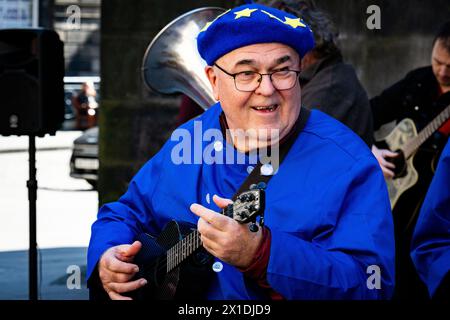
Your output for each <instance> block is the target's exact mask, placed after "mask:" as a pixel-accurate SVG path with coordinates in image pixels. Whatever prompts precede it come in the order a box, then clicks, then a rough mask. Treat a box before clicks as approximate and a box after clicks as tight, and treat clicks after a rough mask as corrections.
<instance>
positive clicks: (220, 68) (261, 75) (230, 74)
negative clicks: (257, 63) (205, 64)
mask: <svg viewBox="0 0 450 320" xmlns="http://www.w3.org/2000/svg"><path fill="white" fill-rule="evenodd" d="M214 66H216V67H217V68H219V70H220V71H222V72H223V73H225V74H227V75H229V76H230V77H232V78H233V81H234V87H235V88H236V90H237V91H240V92H253V91H255V90H256V89H258V88H259V87H260V86H261V82H262V78H263V76H269V79H270V82H271V83H272V85H273V87H274V88H275V89H276V90H278V91H285V90H291V89H292V88H293V87H295V84H296V83H297V80H298V78H299V76H300V73H301V71H300V70H291V69H288V70H277V71H274V72H271V73H259V72H256V71H251V70H247V71H240V72H236V73H229V72H228V71H226V70H224V69H223V68H222V67H220V66H219V65H218V64H217V63H214ZM280 71H293V72H295V73H296V74H297V75H296V77H295V81H294V84H293V85H292V87H290V88H287V89H278V88H277V87H275V85H274V83H273V80H272V75H273V74H274V73H277V72H280ZM245 72H253V73H255V74H259V80H258V82H259V84H258V86H257V87H256V88H255V89H253V90H240V89H238V87H237V84H236V76H237V75H238V74H241V73H245Z"/></svg>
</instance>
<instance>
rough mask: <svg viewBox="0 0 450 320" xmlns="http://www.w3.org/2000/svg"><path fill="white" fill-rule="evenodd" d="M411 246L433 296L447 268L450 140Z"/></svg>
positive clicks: (449, 249) (449, 267) (449, 255)
mask: <svg viewBox="0 0 450 320" xmlns="http://www.w3.org/2000/svg"><path fill="white" fill-rule="evenodd" d="M411 248H412V251H411V258H412V260H413V263H414V265H415V266H416V269H417V272H418V273H419V276H420V278H421V279H422V280H423V281H424V282H425V284H426V285H427V287H428V292H429V294H430V296H433V295H434V293H435V291H436V289H437V288H438V287H439V284H440V283H441V281H442V280H443V278H444V276H445V275H446V274H447V272H449V270H450V142H447V145H446V146H445V148H444V150H443V151H442V155H441V158H440V160H439V164H438V167H437V169H436V173H435V174H434V177H433V181H432V182H431V184H430V188H429V189H428V192H427V195H426V197H425V200H424V203H423V205H422V208H421V210H420V215H419V219H418V220H417V224H416V228H415V230H414V235H413V240H412V246H411Z"/></svg>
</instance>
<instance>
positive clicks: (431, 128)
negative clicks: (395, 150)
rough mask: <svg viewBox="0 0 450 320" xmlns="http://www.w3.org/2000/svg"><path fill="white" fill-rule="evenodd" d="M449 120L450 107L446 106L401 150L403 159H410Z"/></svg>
mask: <svg viewBox="0 0 450 320" xmlns="http://www.w3.org/2000/svg"><path fill="white" fill-rule="evenodd" d="M449 118H450V105H448V106H447V107H446V108H445V109H444V110H443V111H442V112H441V113H440V114H439V115H438V116H437V117H436V118H434V119H433V121H431V122H430V123H429V124H428V125H427V126H426V127H425V128H424V129H422V131H420V133H419V134H418V135H417V136H416V137H415V138H413V139H411V140H410V141H409V142H408V143H407V144H406V146H405V147H404V148H403V152H404V155H405V159H408V158H409V157H411V155H413V154H414V152H416V150H417V149H418V148H419V147H420V146H421V145H422V144H423V143H424V142H425V141H426V140H427V139H428V138H429V137H431V135H432V134H433V133H434V132H436V130H437V129H439V128H440V127H441V126H442V125H443V124H444V123H445V121H447V120H448V119H449Z"/></svg>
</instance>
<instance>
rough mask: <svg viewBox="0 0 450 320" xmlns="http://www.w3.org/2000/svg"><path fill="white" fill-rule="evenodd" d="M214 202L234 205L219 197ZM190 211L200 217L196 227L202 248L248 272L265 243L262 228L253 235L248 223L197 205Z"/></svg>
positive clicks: (224, 205) (221, 205)
mask: <svg viewBox="0 0 450 320" xmlns="http://www.w3.org/2000/svg"><path fill="white" fill-rule="evenodd" d="M213 201H214V203H215V204H216V205H217V206H218V207H219V208H225V207H226V206H227V205H228V204H230V203H232V201H231V200H229V199H224V198H220V197H218V196H217V195H214V197H213ZM191 211H192V212H193V213H194V214H196V215H197V216H199V217H200V219H199V220H198V224H197V227H198V231H199V232H200V234H201V240H202V243H203V247H204V248H205V249H206V250H208V252H210V253H211V254H212V255H213V256H215V257H217V258H219V259H220V260H222V261H225V262H226V263H229V264H231V265H233V266H236V267H238V268H242V269H245V268H246V267H248V266H249V265H250V263H251V262H252V260H253V257H254V256H255V254H256V250H258V247H259V245H260V243H261V241H262V232H261V230H262V229H261V228H260V229H259V230H258V232H251V231H250V230H249V229H248V224H241V223H239V222H237V221H236V220H234V219H232V218H229V217H227V216H224V215H222V214H220V213H217V212H215V211H212V210H209V209H207V208H205V207H203V206H201V205H199V204H196V203H194V204H192V205H191Z"/></svg>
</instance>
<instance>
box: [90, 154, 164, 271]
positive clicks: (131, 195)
mask: <svg viewBox="0 0 450 320" xmlns="http://www.w3.org/2000/svg"><path fill="white" fill-rule="evenodd" d="M164 154H165V152H164V148H163V149H162V150H161V151H160V152H159V153H158V154H157V155H155V156H154V157H153V158H152V159H151V160H150V161H148V162H147V163H146V164H145V165H144V166H143V167H142V168H141V169H140V170H139V172H138V173H137V174H136V176H135V177H134V178H133V179H132V180H131V182H130V185H129V187H128V190H127V192H126V193H125V194H124V195H123V196H122V197H121V198H120V199H119V200H118V201H116V202H112V203H108V204H105V205H103V206H102V207H101V208H100V210H99V212H98V215H97V220H96V221H95V222H94V223H93V225H92V228H91V239H90V242H89V247H88V253H87V275H86V278H87V279H89V278H90V277H91V275H92V273H93V271H94V269H95V267H96V265H97V262H98V261H99V259H100V257H101V255H102V254H103V253H104V252H105V251H106V250H107V249H109V248H110V247H113V246H116V245H121V244H130V243H132V242H133V241H134V238H135V236H136V235H137V234H139V233H142V232H144V231H145V232H150V233H155V232H156V230H147V229H145V230H144V226H146V227H147V228H151V227H152V225H154V224H153V223H152V222H153V219H152V216H153V207H152V197H153V193H154V192H155V189H156V186H157V184H158V179H159V176H160V175H161V172H162V169H163V165H162V164H163V160H164Z"/></svg>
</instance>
